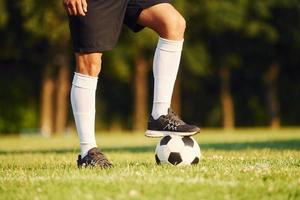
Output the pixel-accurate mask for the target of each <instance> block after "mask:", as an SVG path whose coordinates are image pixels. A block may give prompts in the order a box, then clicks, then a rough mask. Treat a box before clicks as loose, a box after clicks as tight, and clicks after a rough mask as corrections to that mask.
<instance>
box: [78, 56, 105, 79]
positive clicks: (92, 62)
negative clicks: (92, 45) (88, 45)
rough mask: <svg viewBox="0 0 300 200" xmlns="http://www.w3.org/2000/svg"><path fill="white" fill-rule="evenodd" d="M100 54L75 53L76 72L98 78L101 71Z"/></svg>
mask: <svg viewBox="0 0 300 200" xmlns="http://www.w3.org/2000/svg"><path fill="white" fill-rule="evenodd" d="M101 57H102V54H101V53H88V54H85V53H76V72H78V73H81V74H84V75H88V76H94V77H96V76H98V75H99V73H100V71H101Z"/></svg>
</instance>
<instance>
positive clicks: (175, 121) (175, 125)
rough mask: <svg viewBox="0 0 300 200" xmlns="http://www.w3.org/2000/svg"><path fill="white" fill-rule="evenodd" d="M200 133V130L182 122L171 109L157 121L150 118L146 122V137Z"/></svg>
mask: <svg viewBox="0 0 300 200" xmlns="http://www.w3.org/2000/svg"><path fill="white" fill-rule="evenodd" d="M199 131H200V128H198V127H197V126H194V125H189V124H186V123H185V122H184V121H182V120H181V119H180V118H179V117H178V116H177V115H176V114H175V113H174V112H173V111H172V109H171V108H169V110H168V114H167V115H162V116H160V117H159V118H158V119H156V120H155V119H154V118H153V117H152V116H151V117H150V120H149V122H148V129H147V131H146V132H145V136H147V137H163V136H165V135H177V136H191V135H195V134H197V133H198V132H199Z"/></svg>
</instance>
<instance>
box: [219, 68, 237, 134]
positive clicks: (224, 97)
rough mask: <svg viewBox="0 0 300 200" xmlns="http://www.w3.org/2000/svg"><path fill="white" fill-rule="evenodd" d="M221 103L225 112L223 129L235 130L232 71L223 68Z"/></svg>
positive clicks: (221, 74)
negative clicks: (231, 86)
mask: <svg viewBox="0 0 300 200" xmlns="http://www.w3.org/2000/svg"><path fill="white" fill-rule="evenodd" d="M220 78H221V103H222V111H223V127H224V129H233V128H234V107H233V99H232V96H231V92H230V69H229V68H228V67H221V69H220Z"/></svg>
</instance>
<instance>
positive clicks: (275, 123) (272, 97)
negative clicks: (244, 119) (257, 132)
mask: <svg viewBox="0 0 300 200" xmlns="http://www.w3.org/2000/svg"><path fill="white" fill-rule="evenodd" d="M278 76H279V66H278V64H276V63H273V64H272V65H271V66H270V68H269V69H268V71H267V72H266V74H265V77H264V82H265V88H266V99H267V104H268V111H269V117H270V127H271V128H272V129H278V128H280V116H279V110H280V108H279V100H278V92H277V82H278Z"/></svg>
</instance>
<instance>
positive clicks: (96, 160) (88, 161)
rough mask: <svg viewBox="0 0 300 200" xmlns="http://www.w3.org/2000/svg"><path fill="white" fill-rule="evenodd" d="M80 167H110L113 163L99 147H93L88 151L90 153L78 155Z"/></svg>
mask: <svg viewBox="0 0 300 200" xmlns="http://www.w3.org/2000/svg"><path fill="white" fill-rule="evenodd" d="M77 166H78V168H81V167H100V168H103V169H104V168H110V167H112V166H113V165H112V164H111V163H110V162H109V161H108V159H107V158H106V157H105V156H104V154H103V153H101V152H100V150H99V149H98V148H96V147H95V148H92V149H90V150H89V151H88V154H87V155H86V156H85V157H84V158H81V155H78V160H77Z"/></svg>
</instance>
